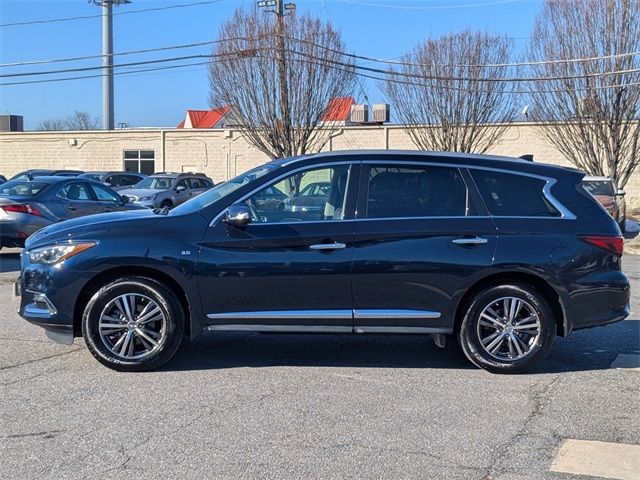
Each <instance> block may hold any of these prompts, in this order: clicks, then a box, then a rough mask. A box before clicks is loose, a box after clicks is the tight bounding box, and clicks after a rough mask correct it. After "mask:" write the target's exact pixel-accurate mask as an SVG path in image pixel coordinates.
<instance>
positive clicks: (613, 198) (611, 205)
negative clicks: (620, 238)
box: [582, 176, 627, 233]
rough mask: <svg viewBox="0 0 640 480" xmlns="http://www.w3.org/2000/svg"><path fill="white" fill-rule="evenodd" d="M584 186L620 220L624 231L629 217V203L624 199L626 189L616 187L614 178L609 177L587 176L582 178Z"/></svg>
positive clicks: (621, 228) (617, 220)
mask: <svg viewBox="0 0 640 480" xmlns="http://www.w3.org/2000/svg"><path fill="white" fill-rule="evenodd" d="M582 185H583V186H584V188H585V189H586V190H587V192H589V193H590V194H591V195H593V196H594V197H595V198H596V200H598V202H600V204H601V205H602V206H603V207H604V208H605V209H606V210H607V212H609V214H610V215H611V216H612V217H613V218H614V219H615V221H616V222H618V226H619V227H620V230H621V231H622V232H623V233H624V231H625V222H626V219H627V204H626V202H625V200H624V195H625V193H624V190H622V189H619V188H618V187H616V184H615V182H614V181H613V179H611V178H609V177H592V176H587V177H584V178H583V179H582Z"/></svg>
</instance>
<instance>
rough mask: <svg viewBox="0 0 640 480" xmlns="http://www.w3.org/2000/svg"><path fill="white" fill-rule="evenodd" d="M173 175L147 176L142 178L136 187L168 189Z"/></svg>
mask: <svg viewBox="0 0 640 480" xmlns="http://www.w3.org/2000/svg"><path fill="white" fill-rule="evenodd" d="M174 180H175V177H147V178H145V179H144V180H142V181H141V182H140V183H139V184H138V185H136V188H149V189H152V190H168V189H169V188H171V184H172V183H173V181H174Z"/></svg>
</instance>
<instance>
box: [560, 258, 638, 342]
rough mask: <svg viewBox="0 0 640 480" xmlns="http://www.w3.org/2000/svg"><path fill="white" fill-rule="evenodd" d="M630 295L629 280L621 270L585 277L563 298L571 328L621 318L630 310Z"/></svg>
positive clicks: (601, 323)
mask: <svg viewBox="0 0 640 480" xmlns="http://www.w3.org/2000/svg"><path fill="white" fill-rule="evenodd" d="M630 297H631V286H630V284H629V280H628V279H627V277H626V276H625V274H624V273H622V272H621V271H610V272H606V273H602V274H598V275H594V276H589V277H586V279H584V280H583V281H582V282H581V283H580V285H579V288H578V289H577V290H575V291H574V292H573V293H572V294H571V295H570V298H569V299H568V300H567V301H566V302H565V306H566V309H567V311H566V313H567V315H568V316H569V319H570V320H571V321H570V327H571V330H580V329H583V328H591V327H597V326H600V325H606V324H609V323H614V322H618V321H620V320H624V319H625V318H627V317H628V316H629V314H630V310H629V300H630ZM567 333H569V332H567Z"/></svg>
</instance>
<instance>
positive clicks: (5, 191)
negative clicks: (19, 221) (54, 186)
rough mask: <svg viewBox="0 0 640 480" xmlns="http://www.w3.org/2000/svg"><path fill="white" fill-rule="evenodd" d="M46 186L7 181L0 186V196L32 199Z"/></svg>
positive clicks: (44, 184) (37, 183) (39, 183)
mask: <svg viewBox="0 0 640 480" xmlns="http://www.w3.org/2000/svg"><path fill="white" fill-rule="evenodd" d="M48 186H49V184H48V183H41V182H21V181H11V180H9V181H8V182H7V183H3V184H2V186H0V196H3V197H8V196H19V197H32V196H34V195H37V194H38V193H40V192H41V191H42V190H44V189H45V188H47V187H48Z"/></svg>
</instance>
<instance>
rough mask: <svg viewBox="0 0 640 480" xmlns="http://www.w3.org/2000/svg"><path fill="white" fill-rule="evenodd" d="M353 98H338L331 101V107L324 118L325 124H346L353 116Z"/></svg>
mask: <svg viewBox="0 0 640 480" xmlns="http://www.w3.org/2000/svg"><path fill="white" fill-rule="evenodd" d="M354 103H355V100H354V99H353V97H336V98H332V99H331V100H329V106H328V107H327V110H326V111H325V113H324V115H323V116H322V121H323V122H346V121H347V120H349V117H350V115H351V105H353V104H354Z"/></svg>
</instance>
